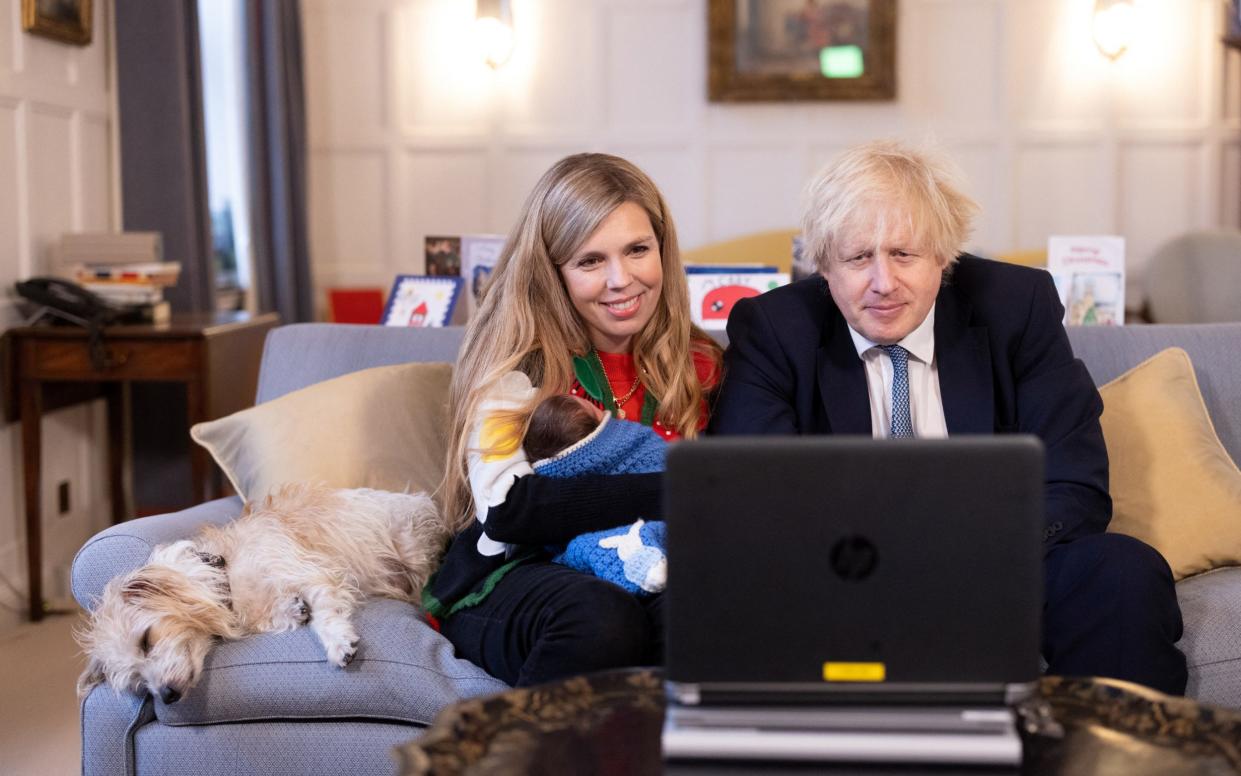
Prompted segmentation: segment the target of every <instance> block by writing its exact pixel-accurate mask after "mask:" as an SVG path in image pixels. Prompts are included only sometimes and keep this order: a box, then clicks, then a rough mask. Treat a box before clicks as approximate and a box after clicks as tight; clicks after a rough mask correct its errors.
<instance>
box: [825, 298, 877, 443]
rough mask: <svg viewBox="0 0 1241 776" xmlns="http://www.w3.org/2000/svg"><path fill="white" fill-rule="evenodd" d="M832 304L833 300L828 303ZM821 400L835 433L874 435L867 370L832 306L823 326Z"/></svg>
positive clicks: (842, 319)
mask: <svg viewBox="0 0 1241 776" xmlns="http://www.w3.org/2000/svg"><path fill="white" fill-rule="evenodd" d="M827 303H828V304H829V305H832V301H831V299H830V298H829V299H828V300H827ZM818 369H819V400H820V401H822V402H823V409H824V410H826V411H827V419H828V422H829V423H830V424H831V428H830V429H814V431H829V430H830V431H831V433H833V434H864V435H866V436H870V435H871V428H870V393H869V392H868V391H867V389H866V367H865V366H864V365H863V364H862V359H861V358H860V357H859V356H858V354H857V349H856V348H854V347H853V340H852V338H850V336H849V328H848V326H847V325H846V324H845V319H844V316H842V315H841V314H840V311H839V310H837V309H836V307H835V305H832V307H831V311H830V312H829V313H828V317H827V322H826V323H825V324H824V326H823V342H822V343H821V344H820V346H819V355H818Z"/></svg>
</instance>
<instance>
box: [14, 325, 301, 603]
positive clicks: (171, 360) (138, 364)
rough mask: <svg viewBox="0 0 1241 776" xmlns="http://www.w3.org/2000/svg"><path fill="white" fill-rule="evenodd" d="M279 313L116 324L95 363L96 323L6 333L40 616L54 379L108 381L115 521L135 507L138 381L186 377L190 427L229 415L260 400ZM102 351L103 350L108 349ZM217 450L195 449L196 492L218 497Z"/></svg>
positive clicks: (33, 597)
mask: <svg viewBox="0 0 1241 776" xmlns="http://www.w3.org/2000/svg"><path fill="white" fill-rule="evenodd" d="M279 320H280V319H279V316H278V315H276V314H275V313H265V314H262V315H254V316H251V315H249V314H247V313H191V314H185V315H174V316H173V317H172V320H171V321H169V322H167V323H159V324H142V325H123V326H110V327H108V328H106V329H104V334H103V343H102V344H103V349H102V353H101V354H97V357H96V359H95V360H94V361H93V360H92V357H91V352H90V344H89V340H88V335H87V330H86V329H84V328H81V327H78V326H27V327H21V328H15V329H9V330H8V331H7V332H5V337H6V339H8V340H9V342H8V346H9V350H10V353H11V359H10V363H11V365H12V380H13V386H12V387H13V390H14V392H15V394H16V398H17V402H18V405H19V406H20V412H19V413H18V417H19V418H20V420H21V424H22V467H23V470H24V475H25V476H24V479H25V495H26V560H27V572H28V576H29V586H30V587H29V591H30V619H31V620H34V621H38V620H41V619H42V618H43V568H42V551H43V548H42V515H41V514H40V512H41V499H40V476H41V460H40V458H41V456H42V447H43V440H42V435H41V429H40V423H39V418H40V417H41V416H42V415H43V412H44V410H45V404H44V388H45V385H46V384H48V383H71V384H95V385H100V386H102V390H103V394H104V397H105V399H106V401H107V407H108V472H109V480H110V484H111V490H112V520H113V522H114V523H118V522H120V521H122V520H125V519H128V518H129V517H130V516H132V514H133V503H132V495H131V494H132V479H131V472H130V424H129V418H130V412H131V410H130V396H129V386H130V384H131V383H134V382H177V383H182V384H184V385H185V391H186V398H187V413H186V414H187V418H186V420H187V425H186V428H187V429H188V428H189V426H191V425H193V424H195V423H199V422H201V421H205V420H211V419H213V418H218V417H222V416H224V415H228V414H230V413H233V412H236V411H237V410H241V409H244V408H246V407H248V406H250V405H251V404H253V402H254V392H255V388H256V386H257V385H258V369H259V359H260V357H261V355H262V352H263V341H264V340H265V339H266V337H267V332H268V331H269V330H270V329H271V328H272V327H273V326H275V325H277V324H278V323H279ZM99 356H101V358H100V357H99ZM209 466H210V461H209V459H208V457H207V452H206V451H205V450H203V449H202V448H200V447H198V446H196V445H195V446H192V447H191V451H190V467H191V472H192V483H193V488H194V498H195V500H202V499H208V498H211V497H212V495H213V493H212V492H211V490H212V489H211V488H209V486H210V478H209V477H208V474H209V471H210V469H209Z"/></svg>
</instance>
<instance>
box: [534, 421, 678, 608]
mask: <svg viewBox="0 0 1241 776" xmlns="http://www.w3.org/2000/svg"><path fill="white" fill-rule="evenodd" d="M667 454H668V445H667V444H666V443H665V442H664V441H663V440H662V439H660V438H659V435H658V434H656V433H655V432H654V431H652V430H651V429H650V428H649V427H647V426H643V425H642V424H640V423H634V422H632V421H627V420H617V419H615V418H613V417H611V416H608V417H607V418H605V419H604V421H603V423H602V424H601V425H600V427H599V428H597V429H596V430H595V431H594V432H592V433H591V435H590V436H588V437H586V438H585V439H583V440H581V441H580V442H578V443H576V444H574V445H573V446H571V447H569V448H567V449H566V450H564V451H562V452H560V453H559V454H558V455H556V456H555V457H554V458H548V459H547V460H545V461H537V462H535V464H534V471H535V473H536V474H540V475H543V476H547V477H573V476H575V475H580V474H642V473H646V472H658V471H663V470H664V459H665V457H666V456H667ZM665 534H666V526H665V524H664V522H663V521H662V520H656V521H651V522H647V521H645V520H642V519H639V520H637V521H636V522H634V523H631V524H629V525H623V526H618V527H616V528H610V529H608V530H605V531H592V532H590V533H585V534H582V535H581V536H578V537H576V538H574V539H573V540H572V541H570V542H569V543H568V545H566V546H565V548H564V549H563V551H561V552H560V553H559V554H557V555H556V556H555V557H554V558H552V560H553V561H555V562H556V563H562V564H564V565H566V566H569V567H571V568H575V569H577V570H578V571H584V572H586V573H588V574H594V575H595V576H597V577H599V578H600V579H606V580H608V581H609V582H613V583H615V584H617V585H620V586H621V587H623V588H625V589H626V590H628V591H629V592H630V593H633V594H635V595H638V596H646V595H651V594H653V593H658V592H661V591H662V590H663V589H664V585H665V584H666V582H667V573H668V560H667V557H666V556H665V555H664V545H665V541H664V537H665Z"/></svg>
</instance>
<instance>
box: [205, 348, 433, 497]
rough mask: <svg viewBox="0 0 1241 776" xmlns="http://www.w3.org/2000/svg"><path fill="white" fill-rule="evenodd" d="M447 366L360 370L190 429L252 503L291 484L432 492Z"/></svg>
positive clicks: (403, 366)
mask: <svg viewBox="0 0 1241 776" xmlns="http://www.w3.org/2000/svg"><path fill="white" fill-rule="evenodd" d="M451 379H452V365H451V364H431V363H416V364H399V365H396V366H381V367H376V368H374V369H364V370H362V371H360V372H354V373H352V374H347V375H343V376H341V377H337V378H334V379H331V380H325V381H323V382H321V383H317V384H315V385H312V386H309V387H307V388H303V389H301V390H299V391H293V392H292V393H288V394H285V395H284V396H281V397H280V398H278V399H273V400H272V401H269V402H264V403H263V404H260V405H258V406H256V407H251V408H250V409H247V410H242V411H241V412H238V413H235V414H233V415H229V416H228V417H226V418H220V419H219V420H213V421H211V422H210V423H199V424H197V425H196V426H194V427H193V428H192V429H190V436H192V437H193V438H194V441H196V442H198V444H200V445H202V446H203V447H205V448H207V450H209V451H210V452H211V455H212V457H214V458H215V460H216V463H218V464H219V465H220V468H221V469H223V470H224V473H225V474H226V475H227V476H228V479H229V482H231V483H232V484H233V487H234V488H235V489H236V490H237V492H238V493H239V494H241V496H242V498H244V499H246V500H247V501H250V500H252V499H255V498H261V497H263V496H264V495H266V494H267V493H268V492H269V491H270V490H271V489H272V487H274V486H276V485H280V484H281V483H286V482H304V483H317V484H323V485H327V486H330V487H337V488H377V489H380V490H391V491H404V490H406V489H408V490H411V491H419V490H420V491H426V492H428V493H430V492H432V491H434V490H435V489H436V488H437V487H438V486H439V482H440V478H441V477H442V476H443V473H444V455H445V451H446V440H447V425H448V421H447V417H448V385H449V382H450V381H451Z"/></svg>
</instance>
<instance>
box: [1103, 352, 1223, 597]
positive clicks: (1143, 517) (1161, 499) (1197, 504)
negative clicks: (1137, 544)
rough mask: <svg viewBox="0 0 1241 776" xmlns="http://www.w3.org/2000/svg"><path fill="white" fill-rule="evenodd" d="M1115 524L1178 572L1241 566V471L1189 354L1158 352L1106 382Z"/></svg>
mask: <svg viewBox="0 0 1241 776" xmlns="http://www.w3.org/2000/svg"><path fill="white" fill-rule="evenodd" d="M1099 393H1100V394H1102V395H1103V421H1102V422H1103V436H1104V438H1105V439H1106V440H1107V454H1108V458H1109V459H1110V460H1111V491H1112V503H1113V513H1112V523H1111V526H1110V527H1109V528H1108V530H1110V531H1114V532H1116V533H1123V534H1128V535H1130V536H1134V537H1137V538H1138V539H1141V540H1142V541H1144V542H1146V543H1147V544H1149V545H1151V546H1152V547H1154V548H1155V549H1157V550H1159V552H1161V553H1163V556H1164V557H1165V558H1167V560H1168V565H1170V566H1171V567H1172V573H1173V575H1174V576H1175V577H1176V578H1177V579H1182V578H1184V577H1188V576H1192V575H1194V574H1200V573H1202V572H1203V571H1207V570H1209V569H1212V568H1215V567H1217V566H1236V565H1241V471H1238V469H1237V465H1236V464H1235V463H1233V461H1232V459H1231V458H1229V457H1228V453H1227V451H1225V450H1224V446H1223V445H1222V444H1220V441H1219V437H1217V436H1216V435H1215V427H1214V426H1213V425H1212V424H1211V418H1210V416H1209V415H1208V414H1207V408H1206V404H1205V403H1204V402H1203V401H1202V394H1201V393H1200V392H1199V390H1198V381H1197V379H1196V378H1195V377H1194V367H1193V364H1191V363H1190V361H1189V354H1188V353H1186V352H1185V351H1184V350H1181V349H1180V348H1168V349H1167V350H1164V351H1161V352H1159V353H1156V354H1155V355H1154V356H1152V357H1150V358H1149V359H1147V360H1146V361H1143V362H1142V363H1141V364H1138V365H1137V366H1135V367H1134V368H1133V369H1130V370H1129V371H1128V372H1125V373H1124V374H1123V375H1121V376H1120V377H1117V378H1116V379H1115V380H1113V381H1112V382H1110V383H1108V384H1107V385H1105V386H1103V387H1102V388H1100V389H1099Z"/></svg>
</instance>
